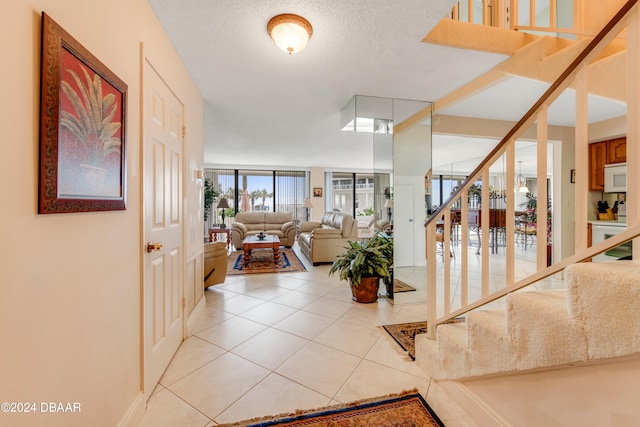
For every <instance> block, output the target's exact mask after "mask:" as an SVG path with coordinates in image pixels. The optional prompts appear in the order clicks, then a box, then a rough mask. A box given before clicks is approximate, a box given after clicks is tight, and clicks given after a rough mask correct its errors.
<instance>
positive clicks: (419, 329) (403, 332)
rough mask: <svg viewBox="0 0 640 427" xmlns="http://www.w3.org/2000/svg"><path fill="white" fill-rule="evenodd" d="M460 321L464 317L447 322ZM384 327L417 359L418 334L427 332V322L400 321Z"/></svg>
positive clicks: (412, 358)
mask: <svg viewBox="0 0 640 427" xmlns="http://www.w3.org/2000/svg"><path fill="white" fill-rule="evenodd" d="M458 322H464V318H460V319H453V320H451V321H449V322H447V323H458ZM382 327H383V328H384V330H385V331H387V333H388V334H389V335H391V337H392V338H393V339H394V340H396V342H397V343H398V344H400V347H402V349H403V350H405V351H406V352H407V353H408V354H409V357H410V358H411V360H415V359H416V349H415V344H416V335H417V334H424V333H427V331H428V329H427V322H410V323H398V324H396V325H383V326H382Z"/></svg>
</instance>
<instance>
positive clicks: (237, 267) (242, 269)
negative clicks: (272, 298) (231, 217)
mask: <svg viewBox="0 0 640 427" xmlns="http://www.w3.org/2000/svg"><path fill="white" fill-rule="evenodd" d="M242 258H243V252H242V251H240V252H233V253H232V254H231V255H230V256H229V263H228V264H227V274H228V275H234V274H255V273H297V272H299V271H306V270H307V269H306V268H304V265H303V264H302V262H301V261H300V260H299V259H298V256H297V255H296V254H295V252H293V250H292V249H289V248H287V249H282V248H281V249H280V257H279V258H280V259H279V262H278V265H277V266H275V265H273V251H272V250H271V249H254V250H253V251H251V260H250V261H249V265H248V266H245V265H244V261H243V259H242Z"/></svg>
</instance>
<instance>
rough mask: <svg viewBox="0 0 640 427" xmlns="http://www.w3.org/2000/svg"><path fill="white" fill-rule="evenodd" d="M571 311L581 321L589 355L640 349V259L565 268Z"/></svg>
mask: <svg viewBox="0 0 640 427" xmlns="http://www.w3.org/2000/svg"><path fill="white" fill-rule="evenodd" d="M565 281H566V284H567V296H568V299H569V313H570V315H571V317H572V318H575V319H576V320H578V321H580V322H582V324H583V325H584V331H585V334H586V336H587V346H588V357H589V359H602V358H609V357H620V356H625V355H628V354H632V353H638V352H640V263H638V262H637V261H615V262H605V263H581V264H574V265H570V266H568V267H567V269H566V271H565Z"/></svg>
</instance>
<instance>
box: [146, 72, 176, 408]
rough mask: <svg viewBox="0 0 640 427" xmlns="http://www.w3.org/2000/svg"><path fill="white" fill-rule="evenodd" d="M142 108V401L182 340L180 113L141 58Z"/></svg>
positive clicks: (162, 84) (155, 73)
mask: <svg viewBox="0 0 640 427" xmlns="http://www.w3.org/2000/svg"><path fill="white" fill-rule="evenodd" d="M143 109H144V142H143V145H144V147H143V157H144V160H143V161H144V168H143V179H144V196H143V197H144V242H145V245H144V248H143V251H144V310H143V311H144V387H145V390H144V391H145V394H146V396H147V398H148V397H149V396H150V394H151V392H152V391H153V389H154V388H155V386H156V384H157V383H158V380H159V379H160V377H161V375H162V373H163V372H164V370H165V369H166V367H167V365H168V364H169V362H170V360H171V358H172V357H173V355H174V354H175V352H176V350H177V349H178V346H179V345H180V343H181V342H182V339H183V316H184V314H183V306H182V300H183V280H182V277H183V274H182V265H183V254H182V253H183V248H182V241H183V240H182V234H183V225H182V222H183V221H182V217H183V215H182V155H183V153H182V134H183V133H182V129H183V111H184V110H183V106H182V104H181V103H180V101H179V100H178V99H177V98H176V96H175V95H174V94H173V93H172V91H171V89H169V87H168V86H167V85H166V84H165V83H164V81H163V80H162V78H161V77H160V76H159V75H158V74H157V72H156V71H155V70H154V69H153V67H152V66H151V65H150V64H149V63H148V62H147V61H146V60H145V64H144V103H143ZM147 242H149V243H147Z"/></svg>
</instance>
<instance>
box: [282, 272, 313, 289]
mask: <svg viewBox="0 0 640 427" xmlns="http://www.w3.org/2000/svg"><path fill="white" fill-rule="evenodd" d="M308 284H309V278H305V277H302V276H301V275H296V276H285V275H280V277H278V279H277V280H276V281H274V282H273V286H277V287H279V288H283V289H289V290H292V291H293V290H295V289H298V288H299V287H300V286H304V285H308Z"/></svg>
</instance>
